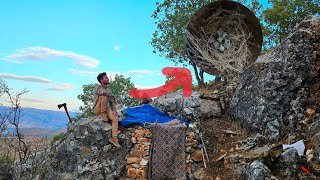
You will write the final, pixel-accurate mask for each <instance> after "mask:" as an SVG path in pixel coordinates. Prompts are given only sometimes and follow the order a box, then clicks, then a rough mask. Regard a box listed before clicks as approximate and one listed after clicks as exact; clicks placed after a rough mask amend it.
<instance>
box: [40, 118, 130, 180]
mask: <svg viewBox="0 0 320 180" xmlns="http://www.w3.org/2000/svg"><path fill="white" fill-rule="evenodd" d="M129 135H130V134H129V132H128V133H126V134H123V133H122V134H120V135H119V136H118V137H119V142H120V144H121V146H122V148H121V149H119V148H116V147H115V146H113V145H112V144H111V143H110V142H109V138H110V137H111V125H110V124H109V123H105V122H102V121H101V120H100V119H99V118H95V119H92V118H89V119H81V120H80V122H78V123H77V124H72V125H69V127H68V131H67V132H66V133H65V135H64V137H63V138H62V139H61V140H60V141H59V142H58V143H56V144H55V145H53V146H52V147H51V149H50V150H49V152H48V153H47V156H45V157H46V158H45V160H44V161H45V163H44V164H43V171H42V172H38V173H41V174H39V175H38V176H41V177H44V178H45V179H70V180H73V179H80V180H81V179H119V178H123V177H125V176H126V171H125V167H126V160H125V158H124V157H125V156H126V155H127V154H128V153H129V150H130V147H131V146H132V144H131V142H130V139H129Z"/></svg>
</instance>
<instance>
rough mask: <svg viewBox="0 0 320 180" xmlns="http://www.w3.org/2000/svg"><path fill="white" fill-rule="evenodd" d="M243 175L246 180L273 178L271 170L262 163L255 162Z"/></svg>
mask: <svg viewBox="0 0 320 180" xmlns="http://www.w3.org/2000/svg"><path fill="white" fill-rule="evenodd" d="M242 173H243V176H244V179H246V180H271V179H272V177H273V176H272V174H271V171H270V169H269V168H268V167H267V166H266V165H264V164H263V163H262V162H260V161H253V162H252V163H250V164H249V165H247V167H245V168H243V172H242Z"/></svg>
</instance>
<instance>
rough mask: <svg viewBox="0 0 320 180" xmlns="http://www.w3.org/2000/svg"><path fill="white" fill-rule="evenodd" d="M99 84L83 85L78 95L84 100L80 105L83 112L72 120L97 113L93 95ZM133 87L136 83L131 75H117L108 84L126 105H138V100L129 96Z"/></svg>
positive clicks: (121, 102)
mask: <svg viewBox="0 0 320 180" xmlns="http://www.w3.org/2000/svg"><path fill="white" fill-rule="evenodd" d="M98 85H99V84H97V83H93V84H87V85H83V86H82V87H83V93H82V94H80V95H78V99H79V100H81V101H82V102H83V106H80V108H79V109H80V111H82V114H81V115H79V116H77V117H75V118H72V121H75V122H76V121H78V120H79V119H80V118H87V117H92V116H94V115H95V113H94V112H93V109H92V107H93V95H94V90H95V88H96V86H98ZM131 88H134V84H133V83H132V82H131V78H130V77H124V76H123V75H118V74H117V75H115V77H114V79H113V80H112V81H111V82H110V84H108V89H109V90H110V91H111V93H112V94H113V95H114V96H115V97H116V99H117V101H118V103H119V104H124V105H126V106H136V105H138V100H137V99H135V98H132V97H130V96H129V92H130V90H131Z"/></svg>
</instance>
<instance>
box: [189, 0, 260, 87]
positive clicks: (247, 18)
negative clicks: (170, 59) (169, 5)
mask: <svg viewBox="0 0 320 180" xmlns="http://www.w3.org/2000/svg"><path fill="white" fill-rule="evenodd" d="M262 37H263V36H262V29H261V26H260V23H259V20H258V19H257V18H256V17H255V15H254V14H253V13H252V12H251V11H250V10H249V9H248V8H246V7H245V6H243V5H242V4H240V3H237V2H234V1H215V2H212V3H209V4H207V5H205V6H203V7H202V8H200V9H199V10H198V11H197V12H196V13H195V14H194V16H193V17H192V18H191V20H190V23H189V24H188V26H187V33H186V39H187V40H186V45H187V48H188V56H189V57H190V60H191V61H192V62H193V63H194V64H196V65H197V66H198V67H200V68H201V69H202V70H203V71H204V72H206V73H209V74H211V75H215V76H219V77H223V79H224V80H227V81H228V82H230V81H232V82H236V80H237V78H238V76H239V74H240V73H241V72H243V71H244V70H245V69H246V68H247V67H249V66H250V65H251V64H252V63H253V62H254V61H255V60H256V59H257V57H258V56H259V54H260V51H261V46H262Z"/></svg>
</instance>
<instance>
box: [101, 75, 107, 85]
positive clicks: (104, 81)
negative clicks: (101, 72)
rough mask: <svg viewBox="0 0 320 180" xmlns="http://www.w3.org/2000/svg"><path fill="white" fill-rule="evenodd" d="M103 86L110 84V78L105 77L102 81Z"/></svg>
mask: <svg viewBox="0 0 320 180" xmlns="http://www.w3.org/2000/svg"><path fill="white" fill-rule="evenodd" d="M101 84H109V78H108V76H103V78H102V79H101Z"/></svg>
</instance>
